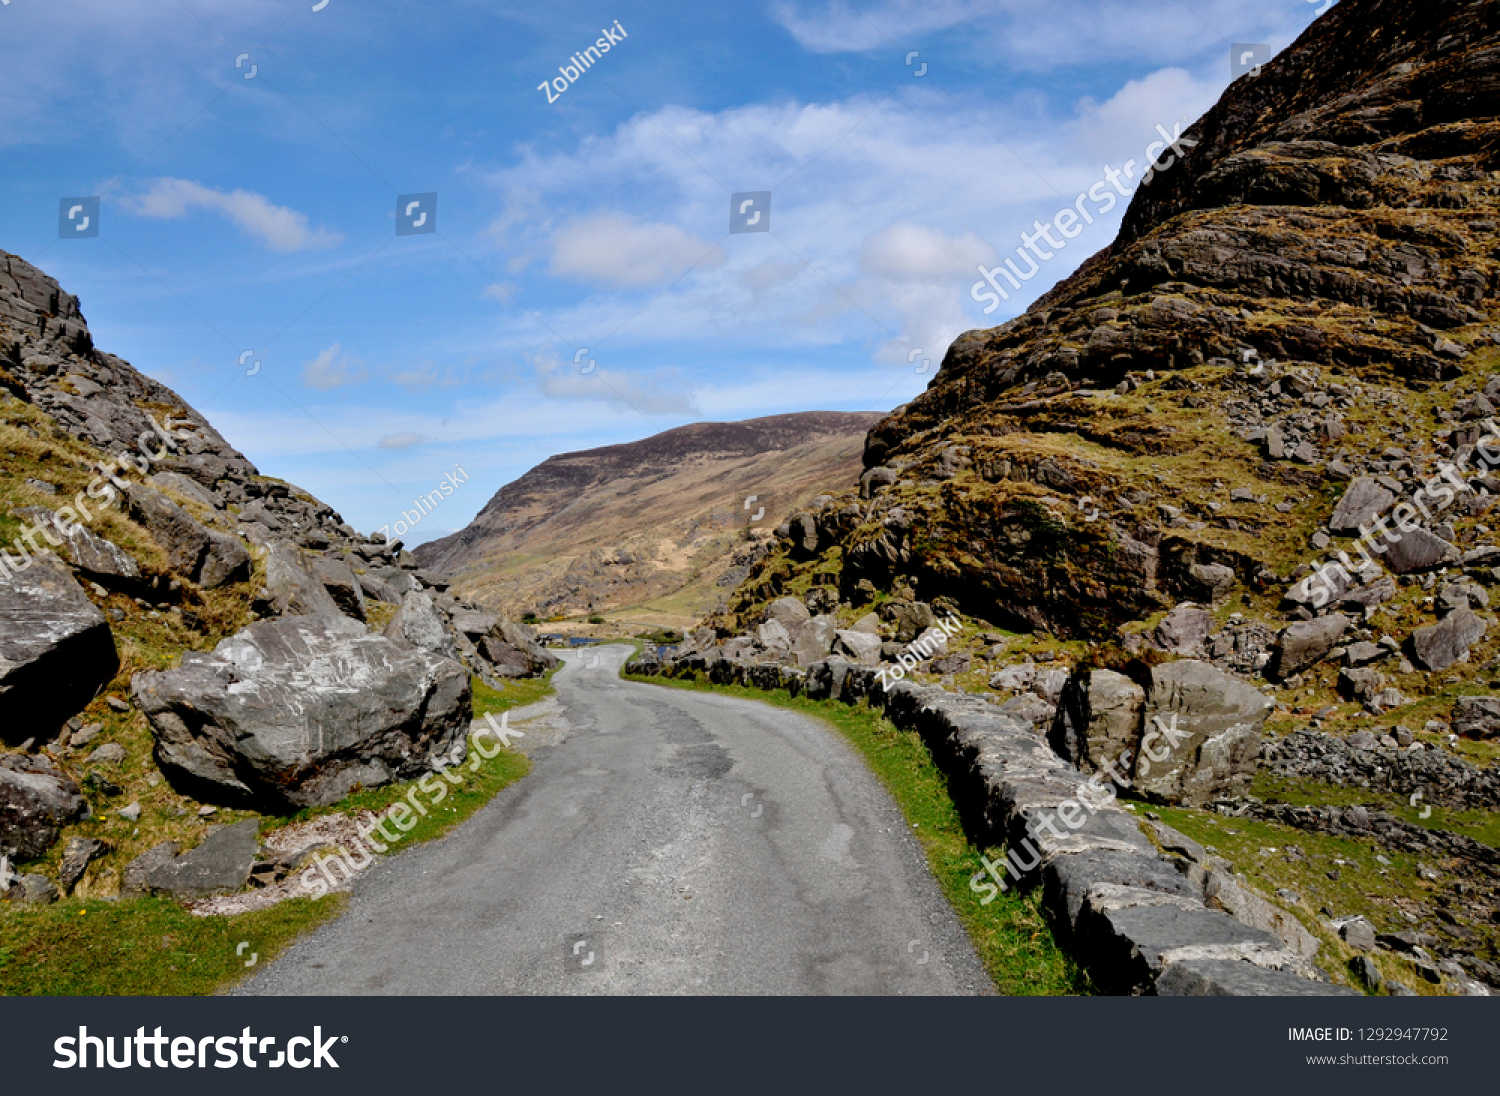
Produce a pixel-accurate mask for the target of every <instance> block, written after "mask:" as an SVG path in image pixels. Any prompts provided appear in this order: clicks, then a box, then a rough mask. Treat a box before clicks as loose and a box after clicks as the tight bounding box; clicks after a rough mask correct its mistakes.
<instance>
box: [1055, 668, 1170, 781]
mask: <svg viewBox="0 0 1500 1096" xmlns="http://www.w3.org/2000/svg"><path fill="white" fill-rule="evenodd" d="M1145 704H1146V691H1145V690H1144V689H1142V688H1141V687H1140V686H1139V685H1137V684H1136V683H1135V682H1134V681H1131V680H1130V678H1128V677H1126V676H1125V675H1124V674H1121V673H1116V672H1115V671H1114V670H1080V671H1079V672H1077V673H1075V674H1074V675H1073V676H1072V677H1070V678H1069V679H1068V682H1067V684H1066V685H1064V686H1063V691H1062V696H1061V698H1060V699H1059V701H1058V705H1057V715H1056V717H1055V718H1054V720H1053V722H1052V729H1051V732H1050V734H1049V735H1048V740H1049V741H1050V742H1051V743H1052V748H1053V749H1054V750H1056V751H1057V753H1058V754H1059V755H1061V756H1062V757H1065V758H1067V759H1068V760H1069V761H1071V762H1073V763H1074V764H1075V765H1077V766H1078V767H1079V768H1081V769H1084V770H1085V771H1087V772H1097V771H1098V770H1099V768H1100V766H1102V765H1106V764H1108V763H1109V762H1111V761H1114V760H1116V759H1117V758H1118V757H1119V756H1120V755H1121V754H1122V753H1124V752H1125V751H1126V750H1127V749H1130V748H1132V747H1133V746H1134V745H1135V742H1136V740H1137V739H1138V738H1139V737H1140V731H1141V711H1142V709H1143V708H1144V707H1145Z"/></svg>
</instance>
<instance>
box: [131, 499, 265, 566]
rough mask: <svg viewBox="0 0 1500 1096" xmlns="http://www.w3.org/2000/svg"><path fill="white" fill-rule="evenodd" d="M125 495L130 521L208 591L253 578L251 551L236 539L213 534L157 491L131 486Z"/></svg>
mask: <svg viewBox="0 0 1500 1096" xmlns="http://www.w3.org/2000/svg"><path fill="white" fill-rule="evenodd" d="M125 495H126V500H127V504H128V507H129V513H130V517H131V519H132V520H133V521H135V522H136V524H138V525H140V526H142V527H144V528H145V530H146V532H148V533H150V534H151V539H152V540H154V541H156V543H157V544H159V545H161V547H162V549H163V550H164V551H165V552H166V553H167V562H168V564H169V565H170V566H171V568H172V570H174V571H176V572H177V573H178V574H180V575H185V576H186V577H188V578H190V579H191V580H192V581H194V582H196V583H198V584H199V585H200V586H204V587H209V588H213V587H217V586H223V585H226V584H228V583H231V582H243V581H244V580H245V579H247V578H249V577H250V552H249V551H248V549H246V548H245V546H244V544H242V543H241V542H240V541H239V539H238V538H237V537H232V536H229V535H228V534H227V533H219V532H211V531H210V530H208V529H207V528H205V527H204V526H203V525H201V524H200V523H199V522H198V520H197V519H196V518H194V517H193V516H192V515H191V514H189V513H188V512H187V511H186V510H184V509H183V508H182V507H180V506H178V505H177V504H176V503H175V502H173V501H172V500H171V499H169V498H167V496H166V495H163V494H162V493H161V492H160V491H158V490H156V489H155V488H152V487H147V486H145V485H144V484H139V483H137V484H132V485H131V486H130V487H128V488H127V489H126V492H125Z"/></svg>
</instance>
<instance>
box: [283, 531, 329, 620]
mask: <svg viewBox="0 0 1500 1096" xmlns="http://www.w3.org/2000/svg"><path fill="white" fill-rule="evenodd" d="M266 590H267V591H268V592H269V594H270V601H271V608H272V610H273V611H274V612H275V613H276V615H277V616H315V617H341V616H343V615H344V614H343V612H342V611H340V609H339V606H338V602H336V601H334V600H333V595H332V594H330V593H329V592H328V590H327V588H326V587H325V586H324V585H323V583H322V582H320V581H319V580H318V579H317V578H316V577H314V575H313V573H312V570H311V569H310V568H309V567H308V565H307V562H306V559H305V557H304V556H303V553H302V549H301V548H298V547H297V546H296V545H295V544H293V543H291V542H290V541H286V540H273V541H271V542H270V543H268V544H267V545H266Z"/></svg>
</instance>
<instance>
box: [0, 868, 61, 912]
mask: <svg viewBox="0 0 1500 1096" xmlns="http://www.w3.org/2000/svg"><path fill="white" fill-rule="evenodd" d="M59 897H60V895H59V894H58V892H57V888H56V887H55V886H53V885H52V880H50V879H48V878H47V877H46V876H45V875H36V874H31V875H22V876H12V877H11V881H10V887H9V889H7V890H0V902H11V903H13V904H15V905H17V906H48V905H51V904H52V903H53V902H56V901H57V900H58V898H59Z"/></svg>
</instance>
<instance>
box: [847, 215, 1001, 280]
mask: <svg viewBox="0 0 1500 1096" xmlns="http://www.w3.org/2000/svg"><path fill="white" fill-rule="evenodd" d="M994 261H995V249H994V248H992V247H991V246H990V245H989V244H987V243H985V242H984V241H983V240H981V239H980V238H979V237H978V236H976V235H974V233H972V232H965V233H964V234H963V235H962V236H957V237H952V236H945V235H944V234H943V233H942V232H940V231H938V230H937V229H932V228H927V227H925V226H923V225H917V224H912V223H911V222H910V221H897V222H896V223H895V224H893V225H891V226H890V227H889V228H885V229H882V230H881V231H879V232H875V233H871V234H870V235H869V236H866V237H865V242H864V246H863V247H861V248H860V252H859V265H860V266H861V267H862V268H864V270H865V271H867V272H868V273H870V274H879V275H883V276H884V277H888V278H962V277H964V276H965V275H966V274H968V272H969V271H971V270H973V269H974V265H975V264H976V263H991V262H994Z"/></svg>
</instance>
